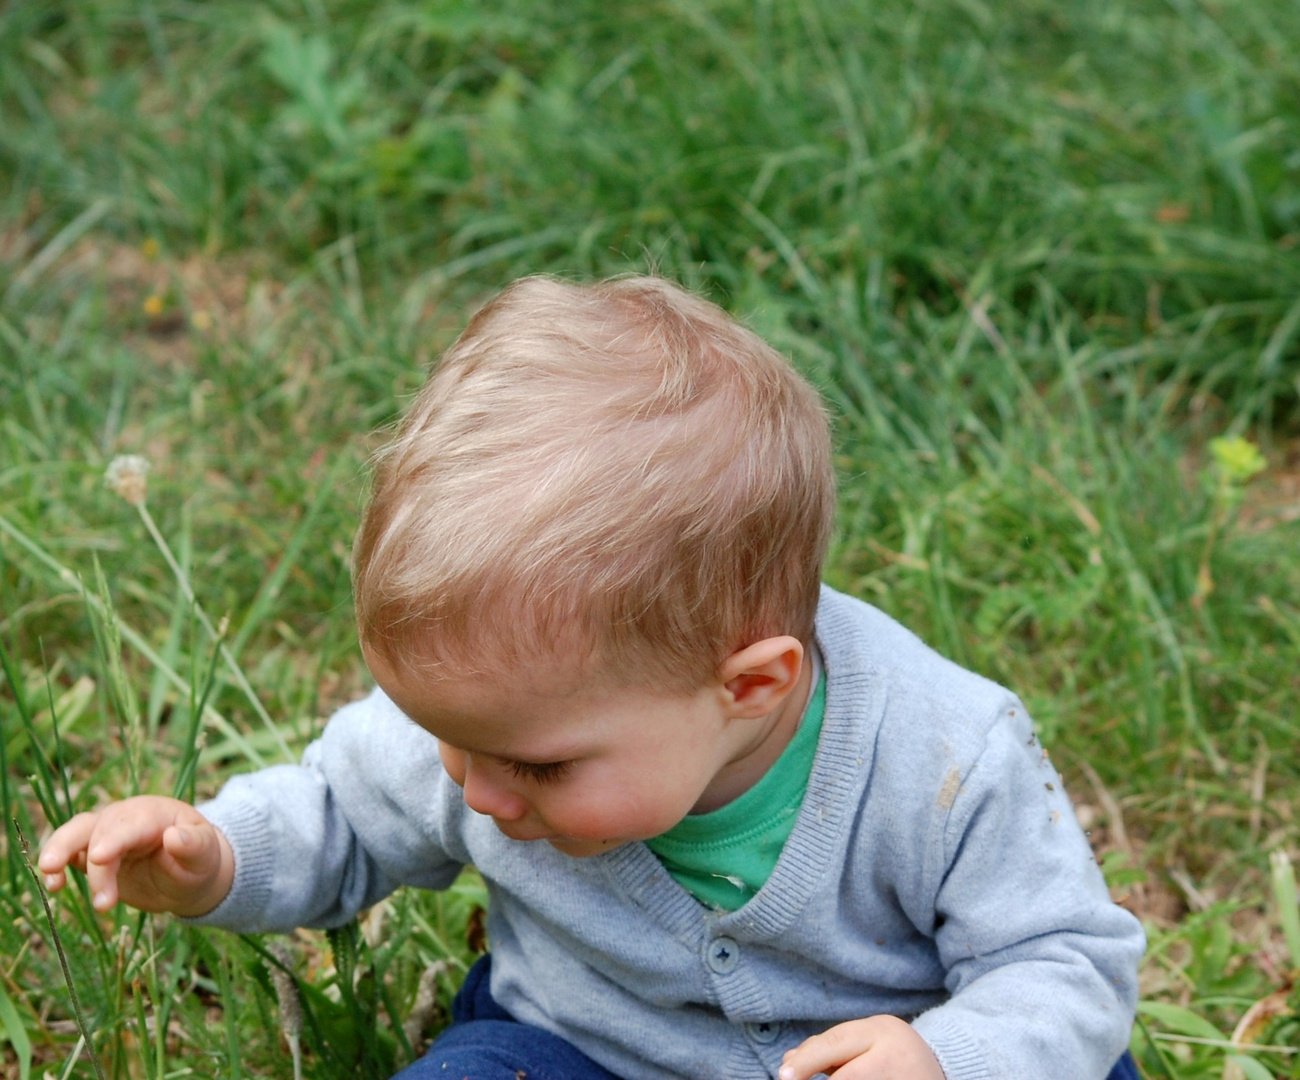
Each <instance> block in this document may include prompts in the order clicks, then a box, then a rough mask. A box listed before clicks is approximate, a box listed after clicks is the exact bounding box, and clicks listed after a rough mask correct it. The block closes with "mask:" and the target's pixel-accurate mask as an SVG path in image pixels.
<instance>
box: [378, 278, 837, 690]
mask: <svg viewBox="0 0 1300 1080" xmlns="http://www.w3.org/2000/svg"><path fill="white" fill-rule="evenodd" d="M833 505H834V477H833V473H832V469H831V461H830V439H829V432H828V425H827V419H826V414H825V411H824V407H823V405H822V402H821V399H820V398H819V397H818V395H817V392H816V391H815V390H814V389H813V388H812V387H811V386H809V385H808V383H806V382H805V381H804V380H803V379H802V378H801V377H800V376H799V375H798V374H797V373H796V372H795V370H794V369H793V367H792V366H791V365H790V363H789V362H788V361H787V360H786V359H785V358H784V357H782V356H781V355H780V354H779V353H778V352H776V351H775V350H774V349H773V348H772V347H771V346H769V345H767V344H766V343H765V342H764V341H763V340H762V339H761V338H759V337H758V336H757V335H755V334H754V333H752V332H751V331H749V330H747V329H745V328H744V327H742V326H740V325H739V324H738V323H736V322H734V321H733V320H732V319H731V318H729V317H728V316H727V315H726V314H725V313H724V312H723V311H722V310H721V309H720V308H718V307H716V306H714V305H713V304H711V303H709V302H708V301H706V300H703V299H701V298H699V297H697V296H695V295H693V294H691V293H689V292H687V291H686V290H684V289H682V288H680V287H679V286H677V285H674V284H672V283H670V282H668V281H665V280H662V279H659V278H649V277H636V278H621V279H615V280H611V281H605V282H601V283H598V284H595V285H590V286H582V285H574V284H569V283H566V282H562V281H557V280H554V279H550V278H542V277H532V278H524V279H522V280H520V281H517V282H515V283H514V284H512V285H511V286H509V287H508V288H507V289H505V290H504V291H503V292H502V293H501V294H500V295H499V296H497V297H496V298H495V299H494V300H492V301H491V302H489V303H488V304H487V306H485V307H484V308H483V309H482V310H481V311H479V312H478V313H477V314H476V315H475V316H474V317H473V319H471V321H470V323H469V325H468V326H467V327H466V329H465V331H464V333H462V334H461V336H460V337H459V338H458V339H457V341H456V342H455V343H454V344H453V345H452V346H451V347H450V348H449V349H448V350H447V352H446V354H445V355H444V356H443V358H442V361H441V363H440V364H439V365H438V367H437V369H436V370H435V372H434V374H433V375H432V377H431V378H430V379H429V381H428V383H427V384H426V385H425V387H424V389H423V390H422V391H421V392H420V394H419V396H418V397H417V398H416V400H415V401H414V403H413V404H412V406H411V408H410V410H409V411H408V412H407V414H406V416H405V418H404V419H403V420H402V422H401V425H400V427H399V429H398V432H397V435H396V437H395V438H394V439H393V441H392V442H391V443H390V444H389V445H388V446H386V447H385V448H384V449H382V450H381V451H380V452H379V454H378V455H377V458H376V461H375V469H374V480H373V491H372V496H371V499H370V502H369V505H368V506H367V508H366V511H365V514H364V517H363V520H362V523H361V529H360V531H359V533H358V534H357V538H356V543H355V546H354V549H353V578H354V585H355V594H356V607H357V620H358V625H359V628H360V633H361V638H362V641H363V643H364V644H366V645H367V647H369V648H372V649H376V650H379V651H380V653H381V654H382V655H383V656H385V657H386V658H388V659H390V660H391V659H393V658H395V657H396V656H398V655H400V656H401V658H402V660H403V661H405V662H412V661H417V662H420V663H424V664H433V665H435V666H446V667H447V668H449V669H451V670H455V671H456V672H457V673H458V674H469V673H476V674H489V675H493V674H495V675H500V674H504V673H505V672H506V671H507V670H509V669H510V668H511V667H512V666H514V665H518V664H521V663H526V662H527V661H529V660H530V659H541V658H543V657H548V656H553V655H556V654H557V653H560V652H567V651H571V650H574V649H576V650H578V652H579V653H580V654H581V655H582V656H583V657H585V658H587V659H590V660H591V661H593V662H594V663H595V664H597V665H599V667H600V669H601V670H602V671H603V672H604V673H607V674H608V675H609V676H610V677H611V678H612V679H613V680H614V681H615V682H616V683H617V684H619V685H624V686H647V687H651V686H658V687H662V688H665V689H693V688H698V687H700V686H703V685H705V683H706V681H707V680H708V678H709V677H710V676H712V675H713V674H714V673H715V672H716V670H717V667H718V665H719V664H721V663H722V661H723V660H724V659H725V658H726V657H727V656H728V655H729V654H730V653H732V652H734V651H735V650H737V649H739V648H743V647H744V646H746V645H748V644H752V643H753V642H755V641H758V640H761V639H763V638H765V637H772V636H776V635H781V634H792V635H795V636H797V637H798V638H800V639H801V640H802V641H804V642H805V643H806V642H807V641H808V640H809V639H810V636H811V633H812V622H813V614H814V610H815V608H816V605H817V597H818V588H819V583H820V576H821V565H822V559H823V557H824V553H825V550H826V546H827V541H828V537H829V533H830V528H831V521H832V516H833Z"/></svg>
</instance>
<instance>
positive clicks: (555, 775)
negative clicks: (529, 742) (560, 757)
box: [509, 761, 573, 784]
mask: <svg viewBox="0 0 1300 1080" xmlns="http://www.w3.org/2000/svg"><path fill="white" fill-rule="evenodd" d="M509 765H510V771H511V772H512V773H514V774H515V776H520V777H524V778H525V779H528V780H532V781H534V782H536V783H538V784H553V783H555V782H556V781H557V780H563V779H564V777H565V775H566V774H567V773H568V771H569V770H570V769H572V768H573V762H572V761H547V762H536V761H511V762H509Z"/></svg>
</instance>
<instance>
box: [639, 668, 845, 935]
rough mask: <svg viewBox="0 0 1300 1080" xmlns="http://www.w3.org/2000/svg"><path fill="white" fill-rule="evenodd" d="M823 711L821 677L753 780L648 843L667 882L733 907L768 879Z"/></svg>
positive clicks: (804, 783)
mask: <svg viewBox="0 0 1300 1080" xmlns="http://www.w3.org/2000/svg"><path fill="white" fill-rule="evenodd" d="M825 708H826V678H825V676H824V675H822V676H820V677H819V678H818V680H817V686H816V688H815V689H814V690H813V693H812V696H811V697H810V698H809V699H808V706H807V708H805V709H804V714H803V719H802V720H801V722H800V724H799V730H798V731H796V732H795V734H794V738H793V739H791V740H790V743H789V745H788V746H787V747H786V748H785V749H784V750H783V751H782V752H781V756H780V757H779V758H777V759H776V763H775V764H774V765H773V766H772V767H771V768H770V769H768V770H767V772H766V773H765V774H764V775H763V777H762V779H760V780H759V782H758V783H757V784H755V785H754V786H753V787H752V788H750V789H749V790H748V791H746V792H745V793H744V794H743V795H741V796H740V797H739V798H736V799H733V800H732V801H731V802H729V803H727V805H726V806H720V807H718V809H717V810H713V811H710V812H709V813H707V814H692V815H691V816H690V817H687V818H683V819H682V820H681V821H680V822H678V823H677V824H676V825H674V826H673V827H672V828H671V829H669V830H668V831H667V832H666V833H662V834H661V835H659V836H656V837H653V838H652V839H650V840H647V841H646V846H647V847H648V848H649V849H650V850H651V851H653V852H654V853H655V855H656V857H658V859H659V861H660V862H661V863H663V865H664V868H665V869H666V870H667V871H668V873H669V874H671V875H672V876H673V879H674V880H675V881H676V882H677V883H678V884H679V885H681V886H682V888H684V889H685V890H686V891H687V892H689V893H690V894H691V895H692V896H694V897H695V898H696V899H697V900H699V901H700V903H702V904H705V905H707V906H708V907H713V908H721V909H722V910H724V911H735V910H736V909H737V908H739V907H741V906H742V905H743V904H744V903H745V902H746V901H747V900H748V899H749V898H750V897H751V896H753V895H754V894H755V893H757V892H758V890H759V889H761V888H762V887H763V883H764V882H765V881H767V879H768V876H769V875H770V874H771V873H772V868H773V867H774V866H776V860H777V859H778V858H779V857H780V855H781V848H782V847H784V846H785V842H786V840H787V839H788V838H789V836H790V830H791V829H793V828H794V821H795V818H796V817H797V816H798V814H799V807H800V806H802V805H803V798H804V793H805V792H806V791H807V790H808V776H809V774H810V773H811V772H812V763H813V758H814V757H815V756H816V753H817V737H818V735H819V734H820V733H821V728H822V713H823V712H824V711H825Z"/></svg>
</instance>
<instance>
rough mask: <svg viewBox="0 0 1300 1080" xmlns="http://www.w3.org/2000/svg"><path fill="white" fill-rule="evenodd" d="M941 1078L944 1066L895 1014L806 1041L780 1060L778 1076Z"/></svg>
mask: <svg viewBox="0 0 1300 1080" xmlns="http://www.w3.org/2000/svg"><path fill="white" fill-rule="evenodd" d="M819 1072H821V1073H833V1074H834V1075H835V1080H944V1075H943V1069H942V1068H941V1067H940V1066H939V1061H938V1059H937V1058H936V1057H935V1056H934V1054H933V1053H932V1052H931V1050H930V1047H929V1046H927V1045H926V1042H925V1040H924V1039H922V1038H921V1036H920V1035H918V1034H917V1033H916V1032H915V1031H914V1030H912V1027H911V1025H910V1024H908V1023H906V1022H905V1021H903V1020H900V1019H898V1017H896V1016H869V1017H867V1018H866V1019H865V1020H850V1021H849V1022H848V1023H847V1024H836V1025H835V1026H834V1027H833V1028H830V1029H829V1030H827V1031H823V1032H822V1033H821V1034H820V1035H814V1036H813V1037H812V1038H811V1039H805V1040H804V1041H803V1042H802V1043H800V1044H799V1045H798V1046H796V1047H795V1048H794V1049H793V1050H791V1051H790V1052H789V1053H787V1054H786V1055H785V1057H784V1058H783V1059H782V1065H781V1071H780V1073H779V1074H778V1076H779V1077H780V1080H808V1078H809V1077H810V1076H815V1075H816V1074H817V1073H819Z"/></svg>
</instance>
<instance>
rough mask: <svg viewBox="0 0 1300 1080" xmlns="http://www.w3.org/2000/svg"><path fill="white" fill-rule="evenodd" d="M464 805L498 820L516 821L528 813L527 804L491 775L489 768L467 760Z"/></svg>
mask: <svg viewBox="0 0 1300 1080" xmlns="http://www.w3.org/2000/svg"><path fill="white" fill-rule="evenodd" d="M461 787H462V788H463V789H464V792H465V805H466V806H468V807H469V808H470V809H471V810H473V811H474V812H475V813H476V814H486V815H487V816H488V817H493V818H496V819H497V820H499V821H518V820H519V819H520V818H522V817H523V816H524V815H525V814H527V813H528V804H527V803H526V802H525V801H524V800H523V799H522V798H520V797H519V796H518V795H517V794H515V792H513V791H511V790H510V789H509V788H508V787H507V786H506V785H504V784H503V783H501V782H500V780H499V779H498V778H497V777H494V776H492V775H491V773H490V771H489V768H487V767H484V766H482V765H479V766H476V765H475V764H474V763H473V762H469V763H468V764H467V765H466V768H465V782H464V783H463V784H462V785H461Z"/></svg>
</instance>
